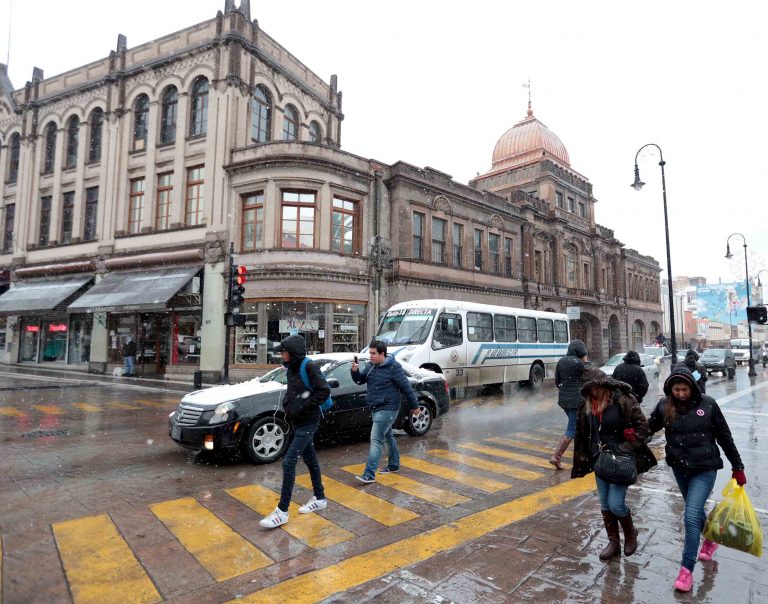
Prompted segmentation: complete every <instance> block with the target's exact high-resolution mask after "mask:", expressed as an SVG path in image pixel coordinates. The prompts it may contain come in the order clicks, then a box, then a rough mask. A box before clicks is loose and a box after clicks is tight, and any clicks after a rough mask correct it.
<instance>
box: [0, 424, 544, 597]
mask: <svg viewBox="0 0 768 604" xmlns="http://www.w3.org/2000/svg"><path fill="white" fill-rule="evenodd" d="M86 412H87V411H86ZM533 436H536V435H533ZM541 436H542V437H543V438H545V439H547V440H549V441H554V440H555V439H556V437H547V436H546V435H541ZM530 440H532V439H529V440H526V439H525V438H523V437H522V435H521V434H520V433H515V434H509V435H505V436H503V437H502V436H498V437H489V438H486V439H481V440H479V441H476V442H470V441H462V442H457V443H455V446H452V448H451V449H450V450H449V449H445V448H438V447H435V448H426V449H425V450H424V451H419V452H418V453H417V454H414V455H410V454H409V455H401V458H400V463H401V471H400V472H399V473H390V474H378V475H377V477H376V483H375V484H373V485H361V484H359V483H357V482H356V481H355V480H354V478H353V475H359V474H362V471H363V469H364V465H363V464H354V465H347V466H343V467H340V468H327V467H324V475H323V486H324V489H325V495H326V498H327V499H328V500H329V508H330V509H331V510H332V512H331V513H329V514H326V513H325V512H320V513H311V514H299V513H298V505H297V504H295V503H291V506H290V509H289V515H290V521H289V522H288V523H287V524H285V525H282V526H280V527H278V528H277V529H273V530H268V529H260V527H258V524H257V523H258V521H259V520H260V519H261V518H262V517H263V516H265V515H267V514H269V513H270V512H272V511H273V510H274V508H275V506H276V503H277V500H278V499H279V473H278V474H275V476H277V481H278V483H277V484H275V482H274V479H273V481H272V482H271V484H248V485H243V486H236V487H232V488H226V489H224V490H223V492H222V493H221V494H220V497H223V498H225V499H229V501H230V502H231V503H234V502H237V503H234V505H238V504H239V505H242V506H243V507H242V508H241V512H239V513H240V514H241V516H242V514H245V515H246V516H245V517H248V516H250V518H251V520H252V525H251V526H252V527H253V529H252V530H251V529H248V530H247V531H246V532H245V533H244V532H243V524H242V522H240V523H238V527H239V528H237V529H236V528H234V527H233V526H230V524H229V523H228V521H227V520H226V519H225V518H224V517H222V516H221V512H217V510H220V509H222V508H221V506H219V507H217V506H216V505H211V503H210V501H209V500H210V496H206V497H201V498H200V499H198V498H195V497H182V498H179V499H173V500H168V501H161V502H158V503H152V504H149V505H148V506H147V507H148V509H149V511H150V512H151V514H152V515H154V517H155V518H156V519H157V520H158V521H159V523H160V525H162V527H163V528H164V530H166V531H168V533H169V534H170V535H172V538H175V540H176V541H177V542H178V544H179V545H180V546H181V547H182V548H183V549H184V550H186V551H187V552H189V554H191V556H192V558H193V559H194V560H195V561H196V562H197V564H198V565H199V567H200V569H202V571H204V572H205V573H207V574H208V576H210V577H211V578H212V580H213V581H215V582H216V583H221V582H226V581H229V580H232V579H235V578H237V577H243V576H244V575H248V574H250V573H256V572H258V571H260V570H262V569H267V568H269V567H272V566H274V565H275V564H276V560H275V555H274V552H275V550H274V549H270V548H274V545H270V539H273V537H270V535H278V536H279V535H281V534H282V535H284V538H288V539H290V540H292V541H293V542H294V543H295V547H292V551H307V552H312V551H317V552H320V551H324V550H327V549H329V548H334V547H336V546H339V545H342V544H348V543H353V542H356V541H357V540H360V539H363V538H365V537H366V536H367V535H369V534H371V533H375V532H378V531H384V530H387V529H388V528H389V527H395V526H399V525H406V524H407V523H410V522H413V521H416V520H418V519H420V518H422V517H423V516H424V515H425V514H428V513H429V510H430V509H434V510H435V512H437V511H439V510H446V509H457V510H461V509H462V507H461V506H463V505H464V504H470V503H471V502H473V501H482V500H484V499H485V498H486V497H488V496H489V495H490V494H492V493H502V492H503V491H505V490H508V489H512V488H513V487H516V488H515V490H514V491H510V497H512V493H517V492H519V489H518V488H517V487H521V486H523V485H531V486H533V488H534V492H535V491H536V490H538V489H543V488H546V487H549V486H551V485H550V482H551V481H550V480H541V479H545V478H547V477H551V476H552V467H551V466H550V465H549V464H548V462H547V458H548V455H549V449H546V448H545V447H543V446H541V445H538V444H536V443H535V442H529V441H530ZM544 467H547V468H548V469H549V472H548V473H544V472H542V471H541V468H544ZM537 480H538V481H540V483H541V484H540V485H539V486H538V487H537V486H536V484H535V482H536V481H537ZM267 482H270V481H267ZM296 484H297V487H299V488H298V489H297V490H296V491H295V492H294V499H298V500H302V499H308V498H309V497H310V496H311V492H312V484H311V480H310V477H309V475H308V474H300V475H298V476H297V477H296ZM272 487H276V488H272ZM530 488H531V487H527V488H526V490H527V491H530ZM302 489H303V491H302ZM457 491H458V492H457ZM502 499H503V498H502ZM425 506H426V507H425ZM225 507H226V506H225ZM469 510H476V506H475V507H474V508H468V513H469ZM473 513H474V512H473ZM350 514H352V516H350ZM459 514H461V512H459ZM354 517H357V518H360V517H362V518H363V519H364V520H365V522H360V521H359V520H354V521H353V520H352V519H353V518H354ZM120 518H121V516H120V515H119V514H117V515H115V516H114V517H113V516H110V515H109V514H101V515H96V516H88V517H85V518H77V519H73V520H67V521H63V522H58V523H56V524H54V525H52V529H53V534H54V537H55V542H56V546H57V548H58V551H59V554H60V558H61V562H62V566H63V571H64V574H65V576H66V579H67V582H68V584H69V586H70V593H71V594H72V598H73V600H74V601H75V602H76V603H77V604H81V603H84V604H91V603H93V604H96V603H98V602H111V601H120V602H125V603H126V604H130V603H134V602H136V603H142V604H143V603H145V602H158V601H162V600H163V595H162V594H161V593H160V588H159V587H157V586H158V585H161V584H163V585H167V578H166V579H165V583H163V582H162V581H158V580H157V579H156V578H154V577H153V575H154V574H155V573H158V574H160V573H163V572H164V571H165V572H167V569H163V568H155V566H157V561H156V560H155V561H153V560H141V559H140V557H139V556H138V555H137V554H136V553H135V552H134V551H133V550H132V549H131V546H130V544H129V542H128V541H127V540H126V539H125V538H124V537H123V534H124V532H123V531H121V526H120V522H121V520H120ZM246 523H247V521H246ZM267 552H271V555H270V554H269V553H267ZM6 555H7V553H6ZM153 562H154V565H153ZM278 574H279V573H278ZM273 575H274V573H273ZM158 576H159V575H158ZM258 576H261V575H258Z"/></svg>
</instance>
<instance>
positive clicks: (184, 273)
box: [67, 266, 201, 312]
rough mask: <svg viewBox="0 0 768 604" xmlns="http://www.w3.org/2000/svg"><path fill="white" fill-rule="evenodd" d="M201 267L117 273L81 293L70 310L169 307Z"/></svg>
mask: <svg viewBox="0 0 768 604" xmlns="http://www.w3.org/2000/svg"><path fill="white" fill-rule="evenodd" d="M200 268H201V267H200V266H185V267H181V268H162V269H150V270H142V271H124V272H114V273H109V274H108V275H106V276H105V277H104V278H103V279H102V280H101V281H100V282H99V283H97V284H96V285H94V286H93V287H92V288H91V289H89V290H88V292H87V293H86V294H85V295H83V296H80V297H79V298H78V299H77V300H76V301H75V302H74V303H73V304H70V305H69V307H68V308H67V310H68V311H69V312H97V311H98V312H114V311H119V312H127V311H144V310H158V309H163V308H166V307H167V305H168V301H169V300H170V299H171V298H173V296H175V295H176V294H177V293H179V290H181V289H182V288H183V287H184V286H185V285H187V283H189V281H190V279H192V277H194V276H195V275H196V274H197V273H198V272H199V271H200Z"/></svg>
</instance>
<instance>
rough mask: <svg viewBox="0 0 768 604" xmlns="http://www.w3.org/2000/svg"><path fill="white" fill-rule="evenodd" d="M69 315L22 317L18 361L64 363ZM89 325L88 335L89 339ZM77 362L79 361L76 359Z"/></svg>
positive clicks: (67, 340) (67, 341)
mask: <svg viewBox="0 0 768 604" xmlns="http://www.w3.org/2000/svg"><path fill="white" fill-rule="evenodd" d="M69 333H70V317H69V316H67V315H61V316H59V317H55V318H51V317H48V318H42V317H22V319H21V340H20V345H19V362H22V363H66V362H67V350H68V345H69V343H70V338H69ZM90 333H91V332H90V326H89V327H88V336H89V340H90ZM77 362H79V361H77Z"/></svg>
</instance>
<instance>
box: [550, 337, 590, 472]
mask: <svg viewBox="0 0 768 604" xmlns="http://www.w3.org/2000/svg"><path fill="white" fill-rule="evenodd" d="M587 356H588V353H587V347H586V346H585V345H584V342H582V341H581V340H572V341H571V343H570V344H569V345H568V351H567V352H566V353H565V356H564V357H563V358H561V359H560V360H559V361H558V362H557V367H555V386H557V388H558V390H559V393H558V395H557V404H558V405H560V408H561V409H562V410H563V411H565V414H566V415H567V416H568V426H567V427H566V429H565V434H563V436H562V438H560V442H558V443H557V446H555V449H554V452H553V453H552V457H550V458H549V463H551V464H552V465H553V466H555V469H556V470H563V469H565V466H563V464H562V463H560V458H561V457H562V456H563V453H565V451H566V449H567V448H568V446H569V445H570V444H571V441H572V440H573V437H574V436H576V418H577V416H578V411H579V405H580V404H581V401H582V398H581V387H582V385H583V384H584V370H585V369H586V361H587Z"/></svg>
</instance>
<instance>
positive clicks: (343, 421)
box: [321, 361, 371, 433]
mask: <svg viewBox="0 0 768 604" xmlns="http://www.w3.org/2000/svg"><path fill="white" fill-rule="evenodd" d="M350 367H351V362H349V361H346V362H343V363H339V364H338V365H336V366H334V367H332V368H331V369H330V370H329V371H328V373H326V374H325V378H326V379H336V380H338V381H339V387H338V388H332V389H331V397H332V398H333V407H331V410H330V411H329V412H327V413H326V414H325V416H326V417H325V418H324V420H323V421H322V422H321V431H322V432H323V433H340V432H352V431H357V430H365V429H366V426H367V427H368V428H370V425H371V411H370V409H369V407H368V403H367V402H366V398H367V394H368V392H367V390H368V389H367V386H366V385H365V384H362V385H360V384H355V382H354V381H352V374H351V372H350Z"/></svg>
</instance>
